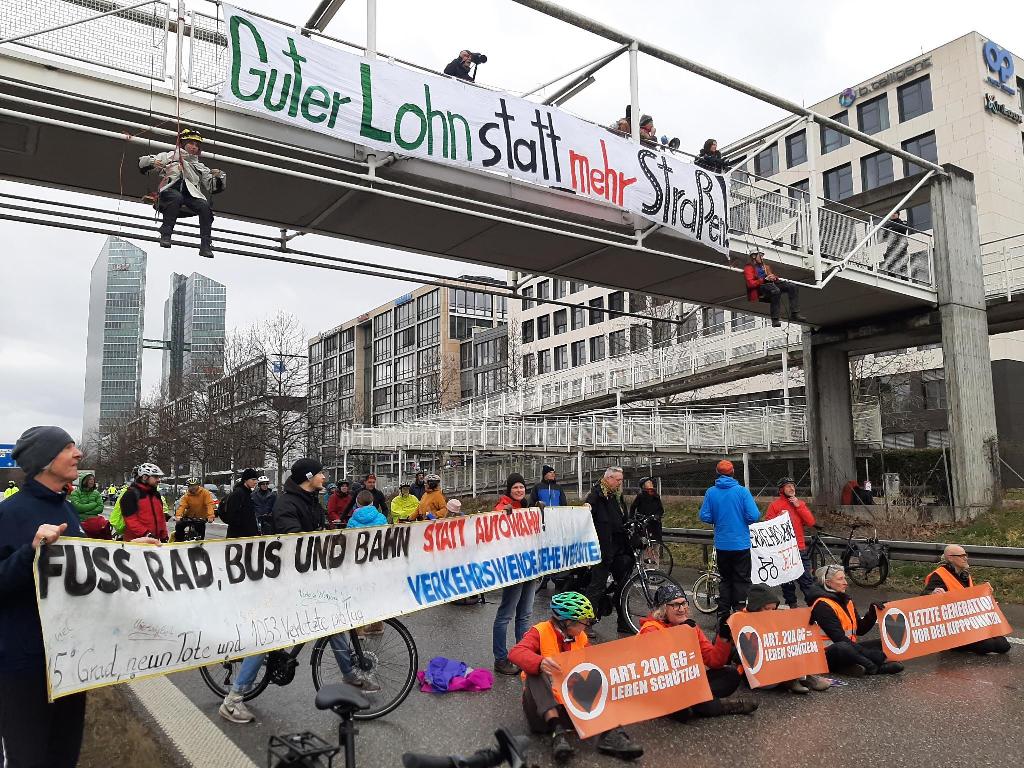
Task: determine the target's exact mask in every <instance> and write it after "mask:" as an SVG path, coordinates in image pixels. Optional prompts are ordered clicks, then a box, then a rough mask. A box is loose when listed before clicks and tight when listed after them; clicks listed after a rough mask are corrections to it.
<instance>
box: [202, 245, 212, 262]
mask: <svg viewBox="0 0 1024 768" xmlns="http://www.w3.org/2000/svg"><path fill="white" fill-rule="evenodd" d="M199 255H200V256H202V257H203V258H204V259H212V258H213V248H211V247H210V246H208V245H206V246H203V247H202V248H200V249H199Z"/></svg>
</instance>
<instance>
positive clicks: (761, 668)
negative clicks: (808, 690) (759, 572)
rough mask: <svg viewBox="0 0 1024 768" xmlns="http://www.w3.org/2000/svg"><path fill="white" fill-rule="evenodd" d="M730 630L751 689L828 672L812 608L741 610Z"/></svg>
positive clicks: (734, 616) (732, 620)
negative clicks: (751, 611) (813, 625)
mask: <svg viewBox="0 0 1024 768" xmlns="http://www.w3.org/2000/svg"><path fill="white" fill-rule="evenodd" d="M729 629H731V630H732V636H733V639H735V641H736V648H737V651H738V652H739V657H740V661H741V662H742V663H743V671H744V673H746V675H747V682H749V683H750V687H751V688H761V687H763V686H766V685H775V684H776V683H784V682H786V681H787V680H795V679H796V678H798V677H803V676H804V675H816V674H819V673H824V672H828V663H827V662H826V661H825V647H824V640H823V638H822V635H821V633H820V632H819V631H818V629H817V628H816V627H812V626H811V609H810V608H795V609H793V610H789V611H757V612H756V613H747V612H746V611H738V612H737V613H734V614H732V616H730V617H729Z"/></svg>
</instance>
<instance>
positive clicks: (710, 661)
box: [508, 616, 732, 669]
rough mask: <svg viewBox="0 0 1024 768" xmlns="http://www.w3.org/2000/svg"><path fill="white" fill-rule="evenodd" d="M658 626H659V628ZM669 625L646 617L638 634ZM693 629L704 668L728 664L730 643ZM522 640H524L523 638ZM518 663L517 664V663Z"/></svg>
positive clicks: (655, 630) (730, 651)
mask: <svg viewBox="0 0 1024 768" xmlns="http://www.w3.org/2000/svg"><path fill="white" fill-rule="evenodd" d="M658 625H661V626H660V627H659V626H658ZM668 628H669V625H668V624H666V623H665V622H664V621H658V620H657V619H656V618H654V617H653V616H648V617H647V618H646V619H644V620H643V621H642V622H640V634H641V635H646V634H647V633H648V632H658V631H660V630H662V629H668ZM693 628H694V629H696V630H697V640H698V641H699V642H700V657H701V660H702V661H703V662H704V666H705V667H707V668H708V669H721V668H722V667H724V666H725V665H726V664H728V663H729V656H730V655H731V654H732V643H730V642H729V641H728V640H726V639H725V638H724V637H717V638H715V644H714V645H712V644H711V641H710V640H708V637H707V635H705V634H704V630H703V629H701V628H700V627H698V626H697V625H696V623H694V624H693ZM523 639H524V640H525V639H526V638H523ZM508 657H509V658H510V659H511V658H512V653H511V652H509V654H508ZM517 663H518V662H517Z"/></svg>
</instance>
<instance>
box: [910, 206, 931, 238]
mask: <svg viewBox="0 0 1024 768" xmlns="http://www.w3.org/2000/svg"><path fill="white" fill-rule="evenodd" d="M907 224H909V225H910V228H911V229H916V230H917V231H918V232H927V231H928V230H929V229H931V228H932V204H931V203H921V204H920V205H915V206H913V207H912V208H907Z"/></svg>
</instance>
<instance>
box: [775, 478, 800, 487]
mask: <svg viewBox="0 0 1024 768" xmlns="http://www.w3.org/2000/svg"><path fill="white" fill-rule="evenodd" d="M790 483H792V484H793V485H796V480H794V479H793V478H792V477H780V478H779V482H778V486H779V488H781V487H782V486H784V485H789V484H790Z"/></svg>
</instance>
